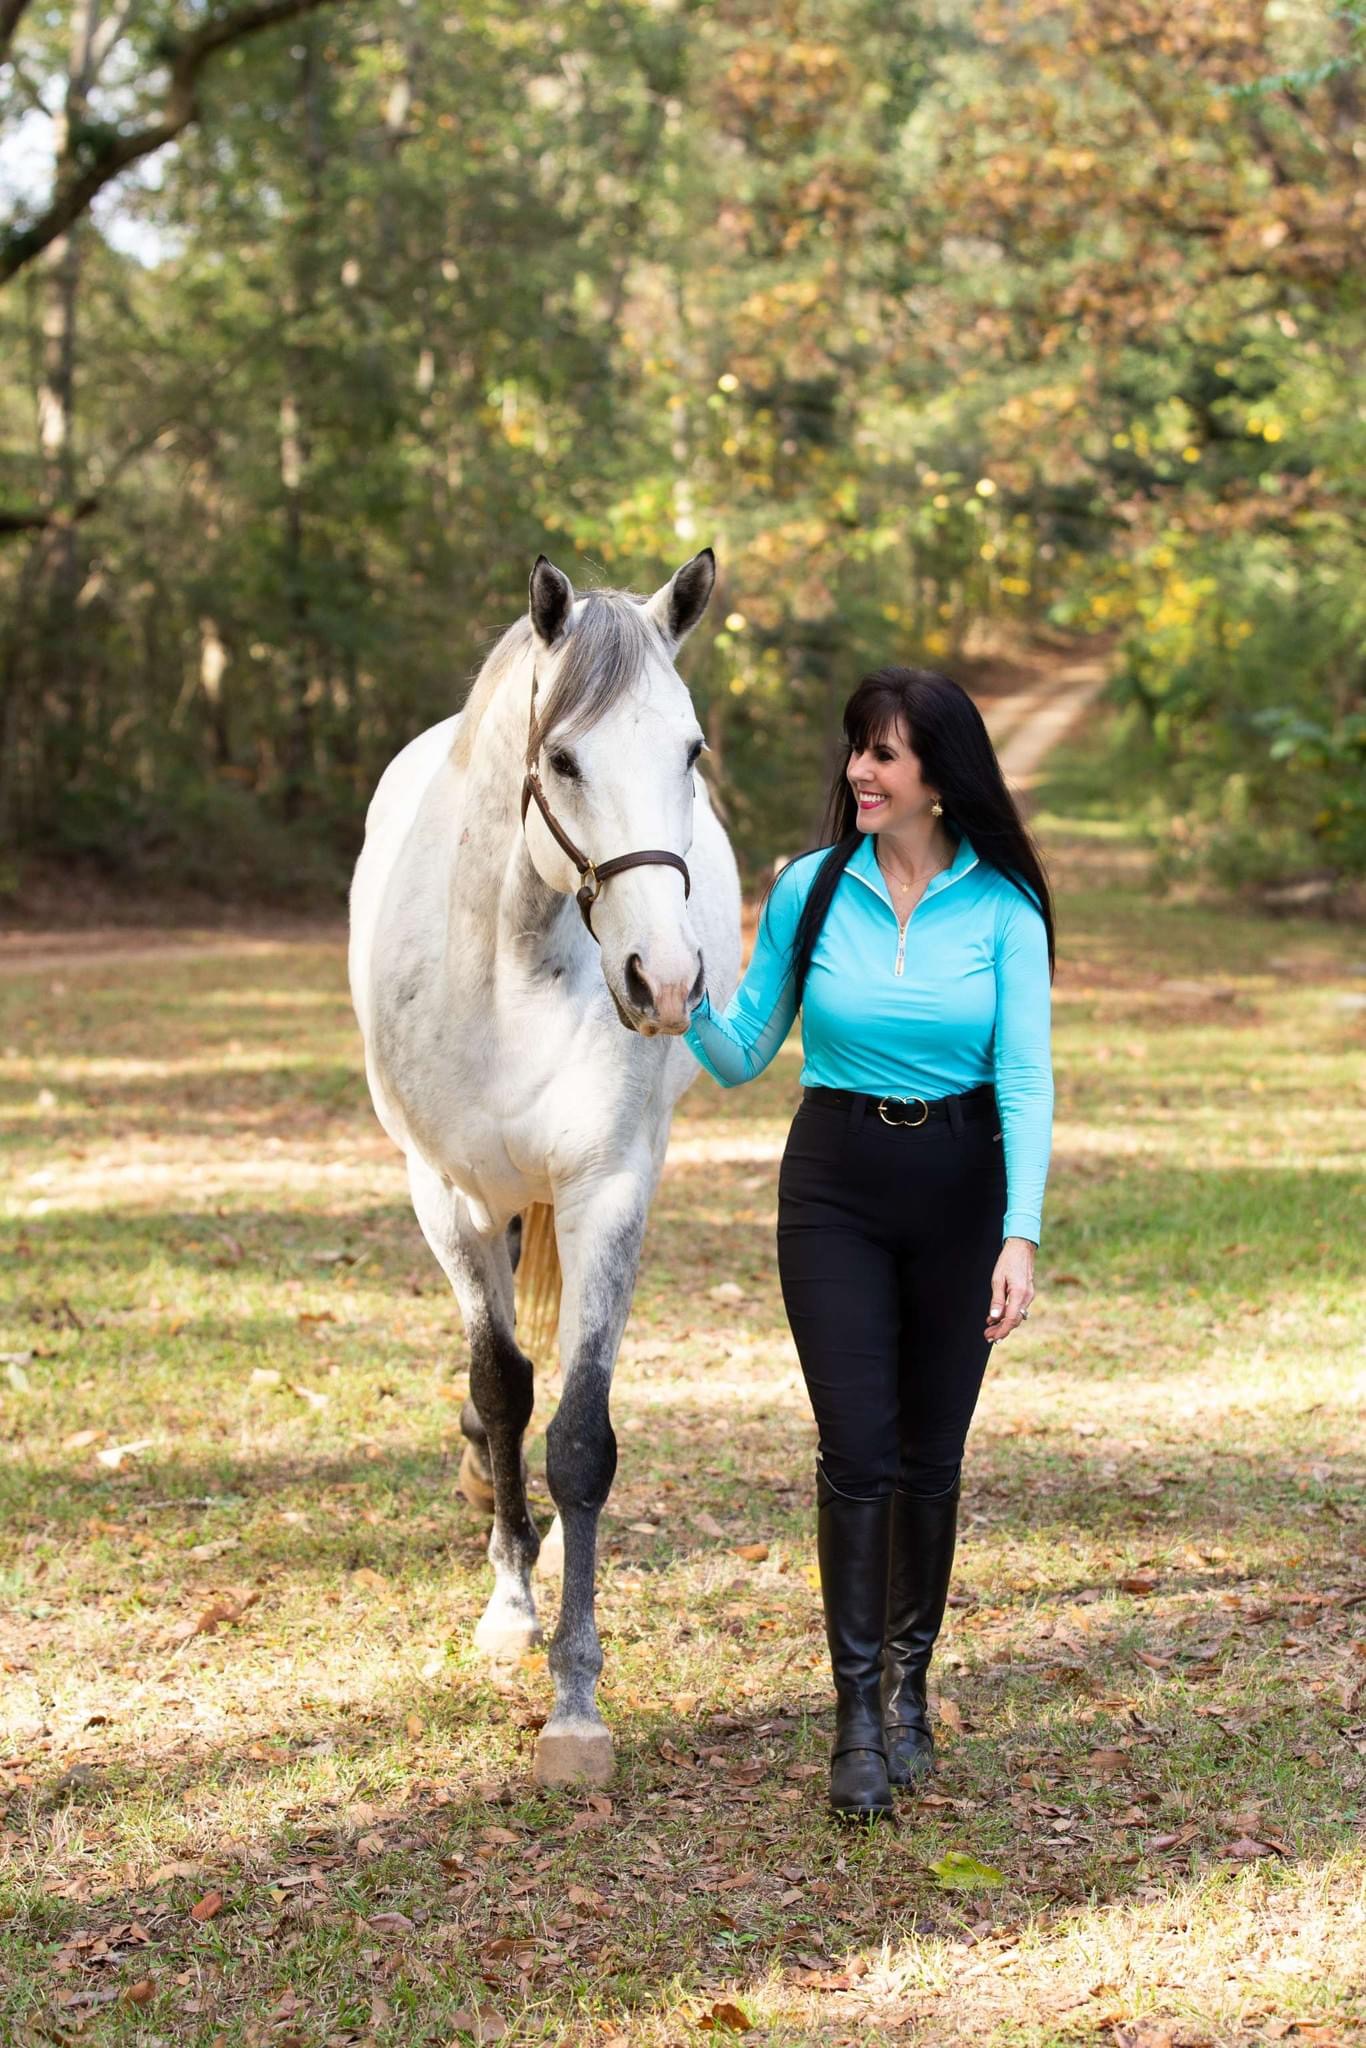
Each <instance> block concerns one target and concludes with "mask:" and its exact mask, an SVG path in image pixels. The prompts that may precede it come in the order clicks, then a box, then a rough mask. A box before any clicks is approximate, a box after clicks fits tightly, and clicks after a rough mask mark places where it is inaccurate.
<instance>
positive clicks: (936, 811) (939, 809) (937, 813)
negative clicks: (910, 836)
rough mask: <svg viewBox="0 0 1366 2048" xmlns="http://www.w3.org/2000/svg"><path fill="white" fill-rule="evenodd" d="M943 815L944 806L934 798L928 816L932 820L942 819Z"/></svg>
mask: <svg viewBox="0 0 1366 2048" xmlns="http://www.w3.org/2000/svg"><path fill="white" fill-rule="evenodd" d="M943 815H944V806H943V805H942V804H941V803H940V801H939V799H938V797H936V798H935V800H934V802H933V803H932V804H931V805H930V816H931V817H932V818H942V817H943Z"/></svg>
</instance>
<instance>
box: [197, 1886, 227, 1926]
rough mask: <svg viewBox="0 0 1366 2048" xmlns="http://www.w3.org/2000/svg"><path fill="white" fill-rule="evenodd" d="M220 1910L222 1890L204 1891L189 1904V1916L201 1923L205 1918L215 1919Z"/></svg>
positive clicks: (221, 1907) (221, 1908) (221, 1906)
mask: <svg viewBox="0 0 1366 2048" xmlns="http://www.w3.org/2000/svg"><path fill="white" fill-rule="evenodd" d="M222 1910H223V1894H222V1892H205V1894H204V1896H203V1898H202V1899H198V1900H196V1902H195V1904H194V1905H193V1906H191V1908H190V1918H191V1919H192V1920H198V1921H200V1922H201V1923H202V1922H203V1921H205V1920H216V1919H217V1917H218V1915H219V1914H220V1913H221V1912H222Z"/></svg>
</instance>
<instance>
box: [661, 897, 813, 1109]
mask: <svg viewBox="0 0 1366 2048" xmlns="http://www.w3.org/2000/svg"><path fill="white" fill-rule="evenodd" d="M795 865H796V864H795V863H794V866H795ZM804 893H805V892H804V890H803V889H802V887H801V885H800V883H799V882H798V880H797V877H796V876H795V874H794V872H793V869H792V868H786V869H785V870H784V871H783V873H782V874H781V875H780V876H779V877H778V880H777V881H776V882H775V883H774V885H773V889H772V891H771V893H770V895H769V899H768V902H767V903H766V904H765V906H764V910H763V914H762V916H761V917H760V919H759V931H758V936H757V938H756V939H755V942H754V952H753V954H752V955H751V958H750V963H749V966H748V967H747V968H746V970H745V978H744V980H743V981H742V982H741V983H740V986H739V988H738V989H737V990H736V991H735V994H734V995H733V996H732V997H731V999H730V1001H729V1003H727V1005H726V1007H725V1009H724V1010H723V1011H722V1012H721V1014H720V1015H719V1016H718V1015H717V1013H716V1011H714V1010H713V1009H712V1006H711V1003H710V1001H709V1000H708V998H707V997H706V996H703V998H702V1001H701V1003H700V1004H699V1006H698V1008H697V1009H696V1010H694V1012H693V1018H692V1022H691V1024H690V1025H689V1026H688V1029H687V1031H686V1032H685V1033H684V1043H685V1044H686V1045H687V1046H688V1047H689V1049H690V1050H691V1052H692V1053H693V1055H694V1057H695V1058H696V1059H697V1060H699V1061H700V1062H701V1064H702V1065H703V1066H704V1067H705V1068H706V1070H707V1072H708V1073H709V1074H710V1075H711V1076H712V1078H713V1079H714V1080H717V1081H719V1082H720V1083H721V1086H722V1087H723V1088H736V1087H738V1086H739V1085H740V1083H741V1082H743V1081H752V1080H754V1078H755V1077H756V1075H758V1074H762V1073H763V1071H764V1068H765V1067H766V1066H767V1065H768V1063H769V1061H770V1060H771V1059H772V1058H773V1056H774V1054H775V1053H776V1052H777V1051H778V1048H779V1047H780V1046H781V1045H782V1043H783V1041H784V1039H785V1038H786V1037H787V1034H788V1032H789V1031H790V1030H791V1029H792V1020H793V1018H794V1017H795V1016H796V1014H797V998H796V989H795V986H794V983H793V978H792V941H793V938H794V937H795V936H796V931H797V922H798V919H799V918H800V916H801V908H802V902H803V899H804Z"/></svg>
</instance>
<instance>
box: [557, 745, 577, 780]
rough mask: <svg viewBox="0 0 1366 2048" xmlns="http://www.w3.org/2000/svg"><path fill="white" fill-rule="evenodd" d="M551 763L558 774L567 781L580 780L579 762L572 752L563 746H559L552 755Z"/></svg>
mask: <svg viewBox="0 0 1366 2048" xmlns="http://www.w3.org/2000/svg"><path fill="white" fill-rule="evenodd" d="M550 765H551V767H552V768H553V769H554V770H555V773H556V774H557V775H562V776H563V777H564V779H565V781H566V782H577V781H578V780H579V764H578V762H577V761H576V760H575V759H574V756H573V755H572V754H569V753H566V752H565V750H564V748H563V747H559V748H557V749H556V751H555V752H554V753H553V754H552V755H551V757H550Z"/></svg>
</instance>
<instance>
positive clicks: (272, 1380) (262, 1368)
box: [251, 1365, 284, 1387]
mask: <svg viewBox="0 0 1366 2048" xmlns="http://www.w3.org/2000/svg"><path fill="white" fill-rule="evenodd" d="M283 1378H284V1374H283V1373H281V1372H277V1371H276V1370H275V1367H274V1366H273V1365H258V1366H255V1367H253V1369H252V1375H251V1384H252V1386H254V1387H278V1386H279V1384H280V1382H281V1380H282V1379H283Z"/></svg>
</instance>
